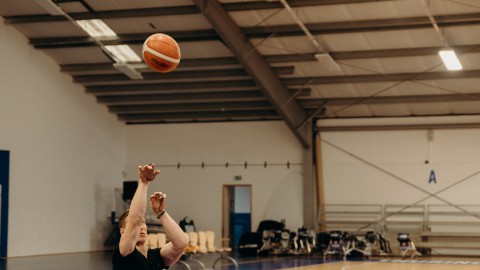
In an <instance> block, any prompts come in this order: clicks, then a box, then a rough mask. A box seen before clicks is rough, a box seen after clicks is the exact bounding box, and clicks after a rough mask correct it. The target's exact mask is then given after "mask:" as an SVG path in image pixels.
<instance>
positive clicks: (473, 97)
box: [299, 93, 480, 108]
mask: <svg viewBox="0 0 480 270" xmlns="http://www.w3.org/2000/svg"><path fill="white" fill-rule="evenodd" d="M461 101H480V93H478V94H470V93H468V94H448V95H414V96H378V97H357V98H326V99H302V100H299V103H300V104H302V106H304V107H305V108H316V107H318V106H321V105H323V104H324V103H325V102H326V104H327V105H335V106H338V105H352V104H357V105H367V104H368V105H375V104H409V103H432V102H461Z"/></svg>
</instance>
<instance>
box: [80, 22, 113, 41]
mask: <svg viewBox="0 0 480 270" xmlns="http://www.w3.org/2000/svg"><path fill="white" fill-rule="evenodd" d="M76 22H77V24H78V25H79V26H80V27H81V28H82V29H83V30H85V32H87V33H88V34H89V35H90V36H92V37H96V38H102V37H115V36H117V34H116V33H115V32H113V30H112V29H110V27H108V26H107V25H106V24H105V23H104V22H103V21H102V20H99V19H95V20H77V21H76Z"/></svg>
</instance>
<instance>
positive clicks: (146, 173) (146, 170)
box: [138, 164, 160, 183]
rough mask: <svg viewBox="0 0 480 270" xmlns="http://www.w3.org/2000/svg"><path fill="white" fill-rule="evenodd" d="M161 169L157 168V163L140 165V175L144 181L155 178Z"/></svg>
mask: <svg viewBox="0 0 480 270" xmlns="http://www.w3.org/2000/svg"><path fill="white" fill-rule="evenodd" d="M159 173H160V170H155V164H149V165H143V166H138V177H139V178H140V180H141V181H142V182H144V183H147V182H151V181H153V180H155V177H156V176H157V175H158V174H159Z"/></svg>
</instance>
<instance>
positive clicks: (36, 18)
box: [4, 0, 400, 24]
mask: <svg viewBox="0 0 480 270" xmlns="http://www.w3.org/2000/svg"><path fill="white" fill-rule="evenodd" d="M379 1H382V0H322V1H318V0H296V1H293V2H292V3H290V5H291V6H292V7H310V6H321V5H343V4H356V3H368V2H379ZM385 1H387V0H385ZM390 1H391V0H390ZM396 1H400V0H396ZM56 2H57V4H61V2H60V1H56ZM222 6H223V8H224V9H225V10H226V11H228V12H230V11H232V12H233V11H249V10H261V9H279V8H283V6H282V4H281V3H280V2H265V1H252V2H232V3H223V4H222ZM198 13H200V10H199V8H198V7H197V6H172V7H158V8H140V9H126V10H106V11H97V12H78V13H71V14H70V16H71V17H72V18H74V19H75V20H90V19H120V18H140V17H158V16H169V15H188V14H198ZM59 21H67V19H66V18H65V17H63V16H51V15H43V14H41V15H20V16H5V20H4V23H5V24H22V23H38V22H59Z"/></svg>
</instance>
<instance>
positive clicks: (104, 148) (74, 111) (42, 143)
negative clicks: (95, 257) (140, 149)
mask: <svg viewBox="0 0 480 270" xmlns="http://www.w3.org/2000/svg"><path fill="white" fill-rule="evenodd" d="M0 59H2V64H1V65H0V149H1V150H8V151H10V203H9V234H8V241H9V243H8V256H9V257H15V256H27V255H39V254H52V253H68V252H84V251H92V250H102V249H103V241H104V240H105V238H106V237H107V235H108V233H109V232H110V230H111V225H110V223H109V220H108V219H107V218H106V217H107V215H109V213H110V211H111V208H112V206H111V204H112V196H113V189H114V187H117V186H118V187H121V183H122V179H123V177H122V170H123V167H124V165H125V159H126V152H125V133H126V132H125V125H124V124H123V123H121V122H119V121H117V119H116V117H115V116H114V115H113V114H110V113H108V111H107V109H106V107H104V106H102V105H99V104H97V103H96V101H95V98H94V97H92V96H90V95H86V94H85V93H84V90H83V88H82V87H81V86H79V85H75V84H73V83H72V79H71V77H70V76H68V75H67V74H62V73H60V71H59V67H58V65H57V64H56V63H54V62H53V61H52V60H51V59H50V58H49V57H48V56H47V55H45V54H44V53H42V52H40V51H36V50H34V49H33V48H31V47H30V46H29V45H28V40H26V39H25V38H24V37H23V36H22V35H21V34H20V33H19V32H18V31H16V30H15V29H14V28H13V27H11V26H5V25H4V24H3V20H1V21H0Z"/></svg>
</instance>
